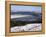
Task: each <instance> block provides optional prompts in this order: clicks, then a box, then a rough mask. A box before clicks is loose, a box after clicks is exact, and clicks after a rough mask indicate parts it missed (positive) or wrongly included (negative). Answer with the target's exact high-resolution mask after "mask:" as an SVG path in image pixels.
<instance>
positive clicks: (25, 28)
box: [11, 23, 41, 32]
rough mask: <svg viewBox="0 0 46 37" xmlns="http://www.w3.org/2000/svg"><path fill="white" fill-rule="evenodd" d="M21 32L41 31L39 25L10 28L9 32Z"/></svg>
mask: <svg viewBox="0 0 46 37" xmlns="http://www.w3.org/2000/svg"><path fill="white" fill-rule="evenodd" d="M22 31H41V23H33V24H27V25H25V26H15V27H12V28H11V32H22Z"/></svg>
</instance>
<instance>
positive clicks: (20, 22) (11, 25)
mask: <svg viewBox="0 0 46 37" xmlns="http://www.w3.org/2000/svg"><path fill="white" fill-rule="evenodd" d="M31 23H42V21H32V22H29V21H26V22H25V21H10V27H14V26H24V25H26V24H31Z"/></svg>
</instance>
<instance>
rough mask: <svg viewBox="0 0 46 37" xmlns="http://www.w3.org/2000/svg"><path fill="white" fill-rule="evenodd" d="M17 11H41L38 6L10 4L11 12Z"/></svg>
mask: <svg viewBox="0 0 46 37" xmlns="http://www.w3.org/2000/svg"><path fill="white" fill-rule="evenodd" d="M17 11H36V12H41V7H40V6H19V5H11V12H17Z"/></svg>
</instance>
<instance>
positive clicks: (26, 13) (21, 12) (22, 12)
mask: <svg viewBox="0 0 46 37" xmlns="http://www.w3.org/2000/svg"><path fill="white" fill-rule="evenodd" d="M14 14H22V15H32V14H33V15H35V14H41V13H40V12H33V11H32V12H27V11H25V12H24V11H19V12H11V15H14Z"/></svg>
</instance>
